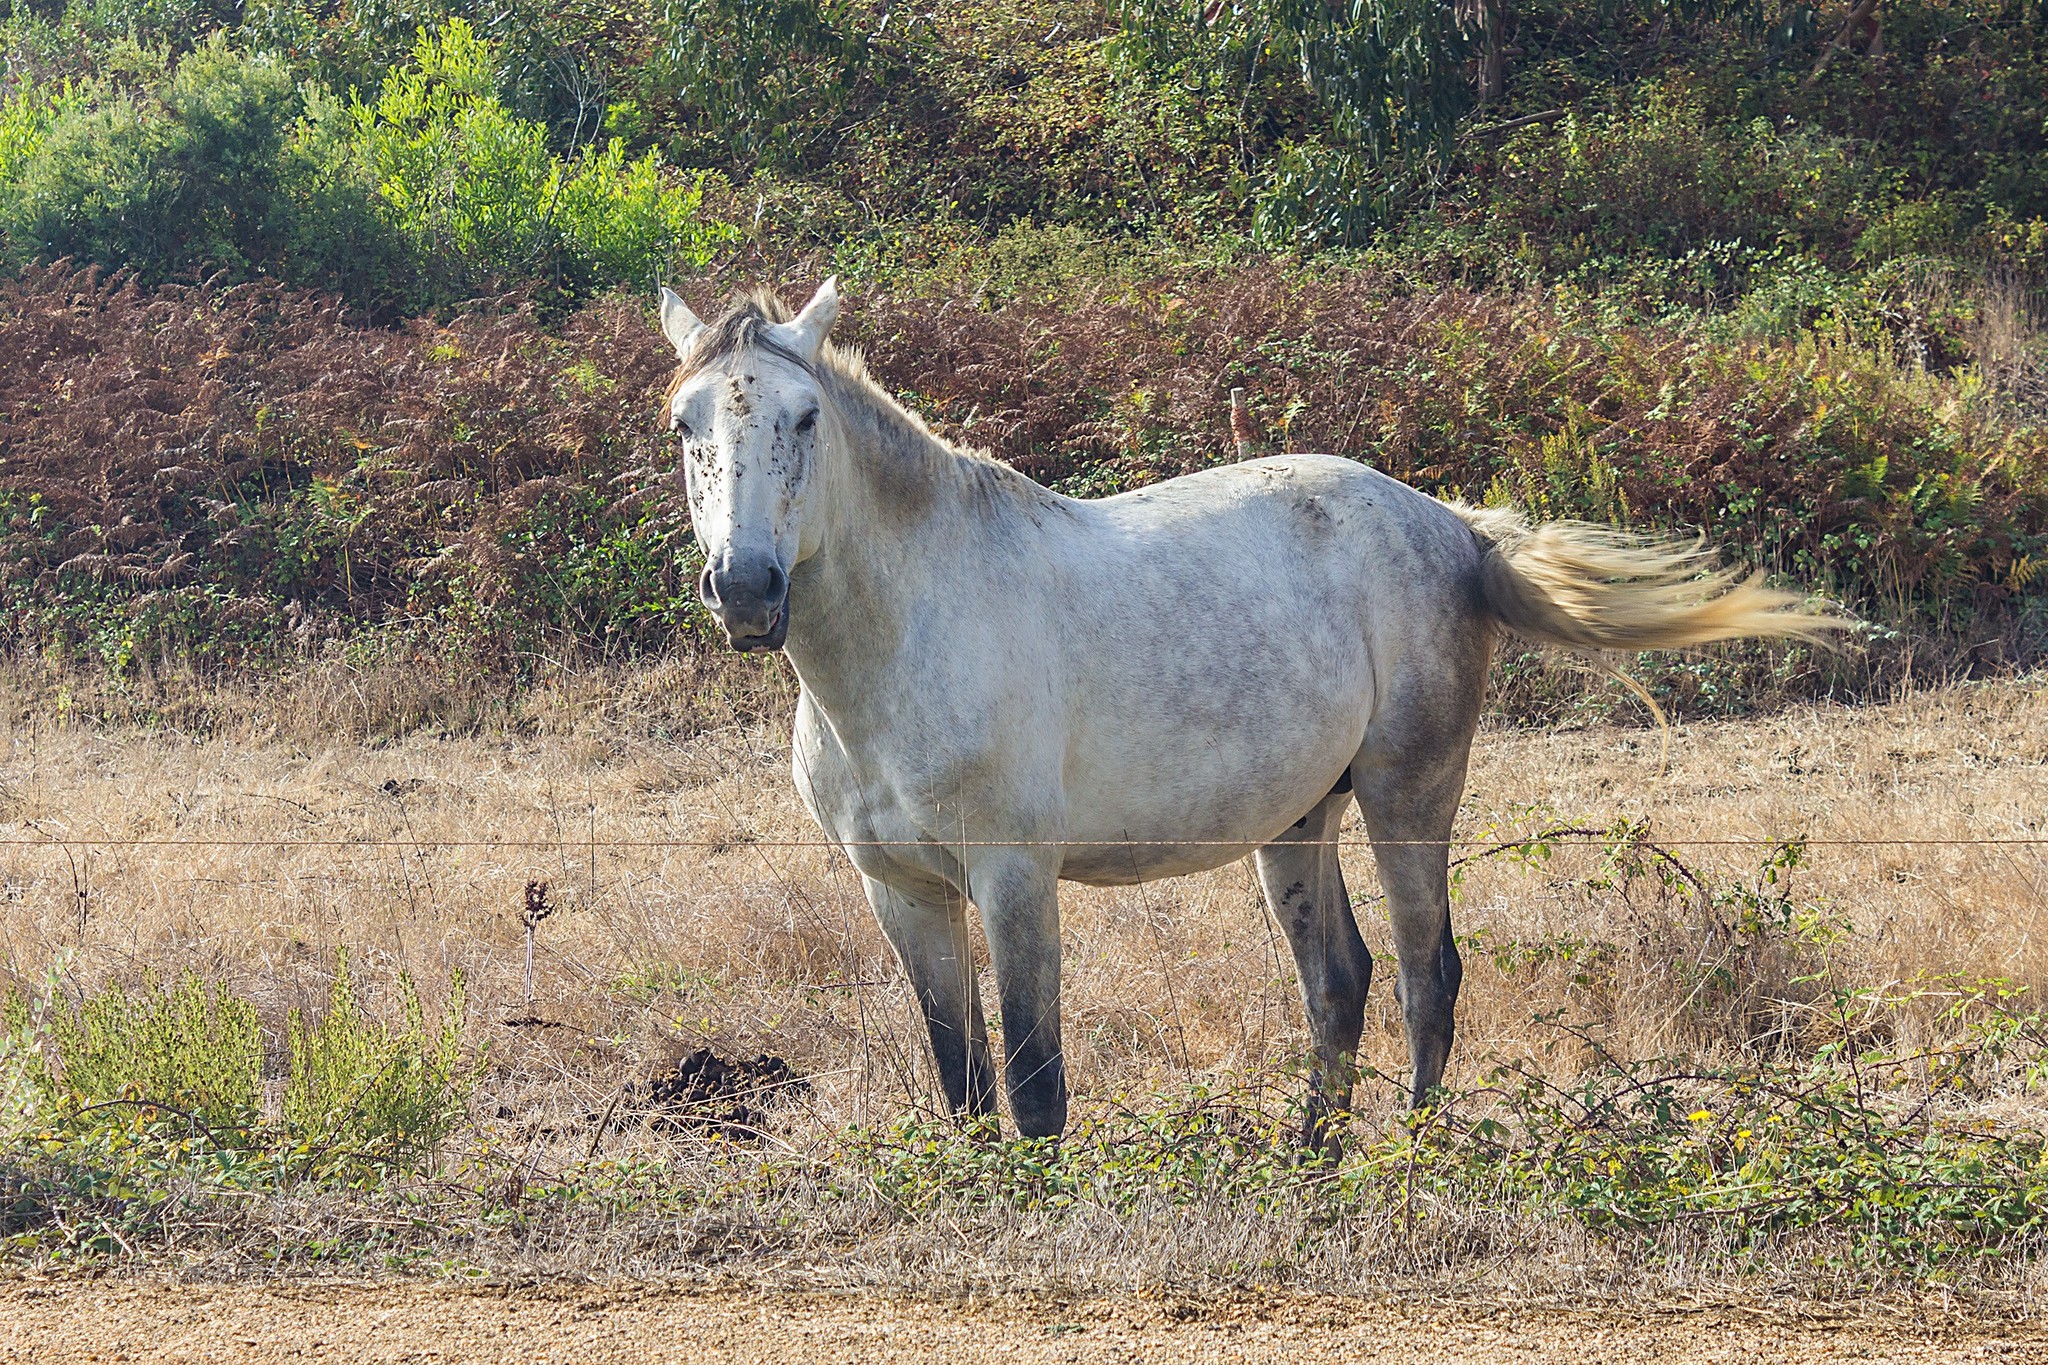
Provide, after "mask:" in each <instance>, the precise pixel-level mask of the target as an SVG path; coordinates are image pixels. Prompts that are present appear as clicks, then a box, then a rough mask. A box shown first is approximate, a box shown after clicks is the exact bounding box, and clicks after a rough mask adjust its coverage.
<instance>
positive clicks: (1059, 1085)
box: [968, 850, 1067, 1137]
mask: <svg viewBox="0 0 2048 1365" xmlns="http://www.w3.org/2000/svg"><path fill="white" fill-rule="evenodd" d="M968 894H970V895H971V896H973V897H974V903H975V904H976V905H978V906H980V907H981V923H982V928H983V930H984V931H985V932H986V933H987V935H988V948H989V955H990V956H991V957H992V958H993V959H994V960H995V968H996V985H997V988H998V989H999V990H1000V991H1001V994H1002V1000H1003V1080H1004V1083H1005V1085H1006V1086H1007V1088H1008V1089H1009V1092H1010V1112H1011V1114H1012V1115H1014V1116H1015V1117H1016V1120H1017V1131H1019V1132H1020V1133H1022V1134H1023V1135H1024V1136H1025V1137H1057V1136H1058V1135H1059V1134H1060V1133H1061V1132H1062V1131H1063V1130H1064V1129H1065V1128H1066V1126H1067V1073H1066V1066H1065V1063H1064V1061H1063V1060H1062V1057H1061V1053H1060V901H1059V865H1058V863H1057V862H1055V861H1053V860H1051V859H1048V858H1046V857H1044V856H1043V855H1042V854H1037V853H1029V852H1024V851H1014V852H1013V851H1010V850H1000V851H997V852H994V853H992V854H991V855H990V856H988V857H986V858H982V859H979V860H977V861H976V863H975V865H974V866H973V868H972V869H971V870H970V872H969V873H968Z"/></svg>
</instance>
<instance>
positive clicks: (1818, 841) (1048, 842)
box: [0, 831, 2048, 852]
mask: <svg viewBox="0 0 2048 1365" xmlns="http://www.w3.org/2000/svg"><path fill="white" fill-rule="evenodd" d="M1623 837H1625V836H1624V835H1622V834H1620V833H1616V832H1607V831H1595V832H1590V833H1585V834H1577V833H1574V834H1570V835H1559V836H1546V835H1542V834H1540V833H1539V834H1532V835H1530V836H1529V838H1530V839H1536V838H1543V839H1544V840H1545V841H1546V842H1549V843H1553V844H1556V845H1558V846H1559V847H1583V848H1603V847H1607V846H1608V845H1611V844H1613V843H1614V842H1616V841H1617V840H1618V839H1621V838H1623ZM1528 841H1529V840H1528V839H1521V840H1514V841H1510V842H1508V843H1506V844H1503V845H1502V846H1504V847H1519V846H1520V845H1521V844H1523V843H1526V842H1528ZM1273 842H1275V841H1274V840H1271V839H1265V838H1242V839H768V838H757V837H754V836H751V835H747V834H733V835H728V836H726V837H724V838H719V839H613V838H605V839H598V838H587V839H577V838H570V837H568V836H557V837H555V838H517V839H499V838H473V839H448V838H437V837H421V838H417V839H414V838H404V839H302V838H297V837H295V836H293V835H290V834H278V835H272V836H269V837H267V838H252V837H249V836H247V835H240V836H235V837H232V838H229V837H219V838H196V839H195V838H182V837H181V838H126V837H118V836H114V835H93V834H77V835H73V834H63V835H51V836H49V837H46V838H37V839H24V838H0V848H53V849H54V848H361V849H388V848H398V849H420V848H483V849H546V850H558V849H588V848H656V849H658V848H701V849H707V850H711V851H714V852H731V851H733V850H735V849H740V848H819V849H847V848H924V847H930V848H948V849H953V848H1261V847H1264V846H1266V845H1267V844H1270V843H1273ZM1286 842H1289V843H1294V844H1318V845H1322V844H1335V845H1336V846H1337V847H1339V848H1364V849H1370V848H1446V847H1448V848H1489V847H1493V846H1494V845H1496V844H1502V841H1501V840H1498V839H1493V838H1476V837H1474V838H1460V837H1456V836H1454V837H1452V838H1449V839H1366V838H1350V839H1321V840H1316V839H1300V840H1289V841H1286ZM1654 842H1656V843H1659V844H1666V845H1675V846H1678V847H1684V848H1776V847H1779V846H1780V845H1783V844H1786V843H1797V844H1799V845H1801V846H1802V847H1805V848H1919V847H1926V848H1978V847H1982V848H2038V847H2041V846H2044V845H2048V834H2023V835H2009V836H2008V835H1899V836H1895V837H1894V836H1877V837H1870V836H1861V837H1857V838H1853V839H1851V838H1809V837H1807V836H1805V835H1797V834H1794V835H1778V836H1767V835H1697V836H1689V835H1663V834H1660V835H1658V836H1657V838H1656V839H1655V841H1654Z"/></svg>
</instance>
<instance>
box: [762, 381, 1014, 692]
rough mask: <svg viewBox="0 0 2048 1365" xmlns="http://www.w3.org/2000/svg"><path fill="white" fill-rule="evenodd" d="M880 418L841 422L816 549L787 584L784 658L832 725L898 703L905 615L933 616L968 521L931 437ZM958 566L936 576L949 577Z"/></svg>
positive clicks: (950, 597) (949, 456) (949, 594)
mask: <svg viewBox="0 0 2048 1365" xmlns="http://www.w3.org/2000/svg"><path fill="white" fill-rule="evenodd" d="M888 421H889V415H888V414H885V413H883V414H865V413H855V414H849V415H848V416H847V417H846V418H845V419H844V421H843V422H842V431H841V435H842V437H843V441H842V444H841V447H840V448H839V449H837V450H835V451H833V452H832V457H831V476H830V480H829V484H828V494H827V496H826V497H825V498H824V499H823V502H824V504H825V506H824V508H823V509H822V510H823V511H824V513H825V516H826V529H825V534H824V535H823V536H822V537H821V539H820V543H819V546H818V549H817V550H816V552H815V553H813V554H812V555H811V556H809V557H808V558H807V559H805V560H804V561H803V562H802V563H801V564H799V565H798V566H797V568H796V572H795V573H794V574H792V575H791V583H790V589H791V594H792V597H799V595H800V600H799V601H798V602H797V603H796V605H795V606H794V608H793V611H792V613H791V619H790V630H789V638H788V640H787V642H786V644H785V650H786V652H787V653H788V655H789V660H790V662H791V664H792V665H794V667H795V668H796V672H797V677H798V679H799V680H800V681H801V682H802V683H803V685H804V687H805V688H806V690H808V691H809V692H810V693H811V695H812V697H813V699H814V700H815V701H816V702H817V704H819V705H820V706H822V707H823V708H824V709H825V711H826V712H827V714H829V715H831V716H833V717H835V718H843V719H849V720H850V719H853V718H854V717H855V716H856V715H857V714H858V713H860V712H862V711H864V710H866V709H868V708H869V707H871V706H878V705H879V706H894V705H896V704H897V703H898V702H900V700H901V696H900V689H901V686H902V683H903V679H902V678H901V677H900V676H899V674H900V672H901V671H902V670H903V669H904V668H905V667H906V665H907V666H910V667H915V666H916V664H915V661H906V660H905V659H904V658H903V657H902V656H903V650H902V642H903V637H904V635H905V633H906V631H907V630H908V628H909V626H910V624H911V621H912V617H913V614H918V615H929V614H931V613H934V612H943V611H944V610H945V609H946V604H948V603H953V602H957V601H958V600H959V594H958V591H957V586H955V587H954V589H953V590H951V591H940V590H939V589H940V588H941V586H942V585H940V584H939V583H937V582H936V579H937V578H938V577H939V576H940V574H939V566H940V565H941V564H946V563H948V562H949V561H954V560H956V559H957V555H956V554H954V553H952V552H954V551H957V550H958V549H959V548H961V547H963V546H964V545H966V544H968V543H971V540H972V528H970V527H969V526H967V525H966V523H967V522H968V521H969V520H971V519H972V518H973V517H974V516H975V515H976V514H977V509H976V508H975V506H974V503H973V500H972V498H971V497H969V496H966V490H965V488H964V486H963V480H961V479H960V478H958V477H957V473H958V471H957V470H956V469H955V464H956V462H958V461H960V460H961V459H962V457H961V456H959V455H956V454H954V453H953V452H952V451H951V450H948V449H947V448H946V447H945V446H943V445H941V444H940V443H939V442H938V441H937V440H935V439H934V438H933V437H931V436H930V435H928V434H926V433H924V432H922V431H917V430H915V429H912V428H910V427H909V426H907V425H904V426H900V427H890V426H887V425H885V423H887V422H888ZM959 568H960V566H959V565H958V564H957V563H952V564H951V566H950V567H949V568H948V570H947V571H946V575H945V576H947V577H952V576H954V575H955V574H956V573H957V572H958V570H959Z"/></svg>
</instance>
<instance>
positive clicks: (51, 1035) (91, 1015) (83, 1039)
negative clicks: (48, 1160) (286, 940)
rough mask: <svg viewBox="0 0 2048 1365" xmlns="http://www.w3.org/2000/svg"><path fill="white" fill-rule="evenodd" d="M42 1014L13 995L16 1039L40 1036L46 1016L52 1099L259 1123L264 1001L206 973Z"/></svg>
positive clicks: (42, 1064) (41, 1062) (40, 1063)
mask: <svg viewBox="0 0 2048 1365" xmlns="http://www.w3.org/2000/svg"><path fill="white" fill-rule="evenodd" d="M35 1013H36V1011H34V1010H33V1009H32V1007H31V1006H30V1004H29V1003H28V1002H27V1001H26V1000H25V999H24V998H23V997H21V996H18V995H17V996H14V997H11V998H10V999H9V1001H8V1005H7V1016H8V1024H9V1033H10V1036H11V1037H12V1038H16V1039H23V1040H26V1039H29V1038H32V1037H34V1036H35V1034H36V1032H37V1029H36V1027H35V1025H36V1024H37V1023H38V1022H40V1026H41V1027H40V1032H41V1034H42V1037H43V1038H44V1039H47V1042H48V1054H47V1057H45V1056H43V1055H42V1054H41V1053H40V1052H38V1053H37V1054H36V1060H35V1061H34V1062H33V1063H32V1065H33V1066H34V1067H35V1072H34V1074H35V1076H36V1078H37V1080H38V1081H39V1083H40V1084H41V1085H42V1086H43V1087H44V1089H45V1090H46V1092H48V1093H49V1094H50V1095H51V1096H52V1097H64V1098H68V1099H70V1100H73V1101H76V1102H77V1103H79V1104H82V1105H88V1106H90V1105H102V1104H108V1103H109V1102H113V1101H135V1102H138V1103H145V1104H156V1105H160V1106H165V1107H169V1108H175V1109H179V1110H183V1111H184V1112H186V1113H187V1114H190V1115H192V1116H194V1117H196V1118H198V1119H200V1120H201V1121H203V1122H205V1123H208V1124H211V1125H216V1126H220V1127H233V1126H235V1125H238V1124H246V1123H249V1122H251V1121H253V1119H254V1118H255V1116H256V1115H257V1114H258V1112H259V1111H260V1109H261V1099H262V1087H261V1073H262V1066H263V1032H262V1029H261V1027H260V1026H259V1024H258V1023H257V1019H256V1009H255V1006H253V1005H251V1004H249V1003H248V1002H247V1001H246V1000H241V999H238V998H236V997H235V996H232V995H230V994H228V993H227V992H226V991H225V990H223V989H222V988H221V987H220V986H218V985H212V986H209V985H208V984H207V983H206V982H204V981H203V980H201V979H200V978H199V977H198V976H197V975H191V974H188V975H186V976H184V977H182V978H180V979H179V980H178V981H177V982H176V984H174V985H168V986H166V985H162V984H159V983H155V982H151V983H147V984H145V985H144V986H143V987H142V989H141V990H140V991H138V992H136V993H135V994H133V995H131V994H129V993H128V992H127V991H126V990H124V989H122V988H121V987H119V986H112V987H109V988H107V989H106V990H104V991H101V992H100V993H99V994H97V995H94V996H92V997H90V998H88V999H86V1000H84V1001H83V1002H81V1003H79V1004H78V1005H76V1006H73V1005H69V1004H66V1003H64V1002H62V1001H52V1002H46V1003H45V1005H44V1007H43V1009H42V1010H41V1011H40V1013H41V1015H42V1018H41V1019H40V1021H37V1020H36V1018H35V1017H34V1016H35ZM48 1058H54V1059H55V1060H56V1062H57V1068H56V1070H55V1071H54V1072H52V1070H51V1069H50V1067H49V1065H48ZM123 1121H125V1120H123Z"/></svg>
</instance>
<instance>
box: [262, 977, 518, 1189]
mask: <svg viewBox="0 0 2048 1365" xmlns="http://www.w3.org/2000/svg"><path fill="white" fill-rule="evenodd" d="M398 995H399V1001H400V1009H401V1012H402V1014H403V1018H404V1022H403V1023H402V1024H401V1025H400V1026H399V1027H398V1028H396V1029H392V1028H390V1027H388V1026H386V1025H385V1024H383V1023H381V1022H379V1021H378V1020H376V1019H373V1018H371V1017H370V1016H369V1015H367V1014H365V1013H364V1012H363V1008H362V1005H361V1003H360V1002H359V1001H358V1000H357V998H356V991H355V983H354V981H353V980H352V978H351V977H350V975H349V968H348V955H347V953H346V952H341V953H338V954H337V955H336V958H335V968H334V984H333V986H332V988H331V989H330V991H329V994H328V1000H327V1012H326V1014H325V1015H323V1016H322V1017H321V1019H320V1020H319V1022H318V1023H316V1024H311V1025H309V1024H308V1023H307V1022H306V1020H305V1019H304V1018H303V1017H302V1016H301V1015H300V1013H299V1011H297V1010H293V1011H292V1012H291V1016H290V1018H289V1020H288V1022H287V1023H286V1026H285V1034H286V1041H287V1044H288V1047H289V1049H290V1052H291V1080H290V1083H289V1084H288V1085H287V1086H286V1088H285V1096H284V1118H285V1123H286V1125H287V1126H288V1127H289V1128H290V1129H291V1130H292V1131H293V1133H294V1134H295V1135H296V1136H297V1137H298V1139H299V1140H300V1142H301V1143H303V1144H304V1145H305V1146H306V1147H307V1148H308V1149H309V1150H311V1151H314V1152H315V1153H316V1154H317V1157H318V1159H319V1160H320V1161H322V1162H323V1163H336V1164H341V1165H349V1164H355V1163H360V1162H367V1163H370V1164H372V1165H389V1166H393V1167H396V1168H398V1169H402V1170H413V1169H417V1168H419V1167H420V1166H422V1165H424V1164H425V1163H426V1162H427V1161H428V1160H429V1159H430V1158H431V1157H432V1156H433V1154H434V1152H435V1150H436V1149H437V1148H438V1147H439V1146H440V1145H441V1142H442V1141H443V1140H444V1139H445V1138H446V1137H447V1136H448V1135H449V1134H450V1133H451V1132H453V1131H454V1129H455V1126H456V1125H457V1124H458V1123H460V1122H461V1121H462V1118H463V1116H464V1114H465V1113H466V1112H467V1111H468V1106H469V1096H470V1091H471V1090H472V1089H473V1088H474V1086H475V1083H476V1078H477V1074H478V1068H477V1066H476V1065H475V1064H465V1062H464V1060H463V1057H462V1019H463V1003H464V996H463V986H462V976H461V974H460V973H457V974H456V975H455V977H454V979H453V982H452V984H451V986H450V989H449V993H448V1004H447V1009H446V1012H445V1013H444V1014H443V1015H442V1017H441V1019H440V1021H439V1023H438V1024H437V1025H436V1026H434V1027H431V1028H430V1027H429V1025H428V1021H427V1018H426V1010H425V1007H424V1006H422V1005H421V1004H420V997H419V992H418V990H417V989H415V988H414V986H413V983H412V978H411V977H410V976H409V975H407V974H405V973H403V972H401V973H400V974H399V977H398Z"/></svg>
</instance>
